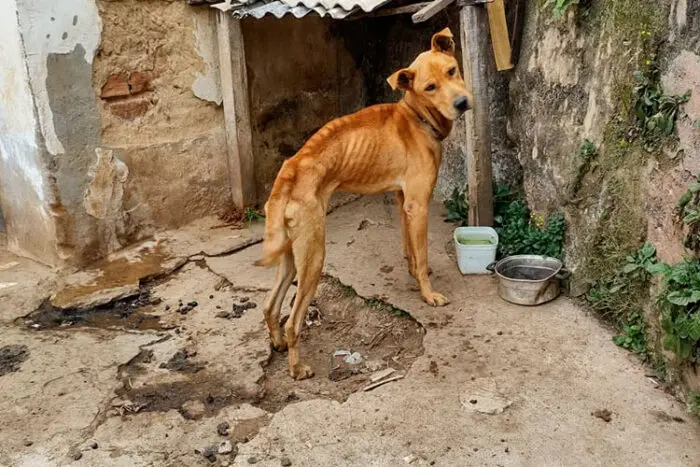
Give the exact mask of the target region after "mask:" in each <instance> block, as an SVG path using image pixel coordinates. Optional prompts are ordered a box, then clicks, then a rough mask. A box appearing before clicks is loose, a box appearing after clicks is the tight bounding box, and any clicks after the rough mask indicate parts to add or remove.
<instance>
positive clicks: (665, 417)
mask: <svg viewBox="0 0 700 467" xmlns="http://www.w3.org/2000/svg"><path fill="white" fill-rule="evenodd" d="M651 414H652V415H653V416H654V417H656V419H657V420H659V421H660V422H676V423H685V419H683V418H682V417H677V416H671V415H669V414H667V413H666V412H664V411H661V410H652V411H651Z"/></svg>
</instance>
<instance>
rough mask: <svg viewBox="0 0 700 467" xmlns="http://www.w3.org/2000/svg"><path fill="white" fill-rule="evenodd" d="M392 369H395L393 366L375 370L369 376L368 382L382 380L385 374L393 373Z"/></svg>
mask: <svg viewBox="0 0 700 467" xmlns="http://www.w3.org/2000/svg"><path fill="white" fill-rule="evenodd" d="M394 371H396V370H394V369H393V368H387V369H386V370H381V371H377V372H376V373H374V374H372V376H370V377H369V382H370V383H376V382H377V381H379V380H382V379H384V378H386V377H387V376H390V375H391V374H392V373H394Z"/></svg>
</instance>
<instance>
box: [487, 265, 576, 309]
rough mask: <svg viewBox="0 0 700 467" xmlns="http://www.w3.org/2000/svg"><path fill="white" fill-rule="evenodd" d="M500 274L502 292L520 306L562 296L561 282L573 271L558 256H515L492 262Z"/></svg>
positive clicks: (492, 266)
mask: <svg viewBox="0 0 700 467" xmlns="http://www.w3.org/2000/svg"><path fill="white" fill-rule="evenodd" d="M487 269H489V270H490V271H493V272H494V273H496V276H497V277H498V295H499V296H500V297H501V298H502V299H503V300H505V301H507V302H510V303H515V304H517V305H529V306H533V305H541V304H543V303H547V302H549V301H552V300H554V299H555V298H557V297H558V296H559V292H560V289H559V281H560V280H562V279H566V278H567V277H569V275H570V273H569V271H568V270H566V268H564V265H563V264H562V262H561V261H559V260H558V259H556V258H550V257H548V256H539V255H514V256H508V257H506V258H503V259H502V260H500V261H497V262H494V263H491V264H489V266H488V267H487Z"/></svg>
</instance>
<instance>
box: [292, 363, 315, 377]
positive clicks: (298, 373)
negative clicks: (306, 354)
mask: <svg viewBox="0 0 700 467" xmlns="http://www.w3.org/2000/svg"><path fill="white" fill-rule="evenodd" d="M289 374H290V375H291V377H292V378H294V379H295V380H297V381H301V380H302V379H307V378H311V377H312V376H313V375H314V372H313V370H312V369H311V367H310V366H309V365H304V364H303V363H297V364H296V365H294V366H293V367H291V368H290V369H289Z"/></svg>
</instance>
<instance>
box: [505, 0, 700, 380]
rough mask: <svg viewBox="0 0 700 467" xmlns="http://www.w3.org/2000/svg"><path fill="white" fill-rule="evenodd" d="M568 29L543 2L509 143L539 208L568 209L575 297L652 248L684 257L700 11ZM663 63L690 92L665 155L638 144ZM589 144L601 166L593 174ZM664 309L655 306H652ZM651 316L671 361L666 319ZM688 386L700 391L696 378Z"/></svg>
mask: <svg viewBox="0 0 700 467" xmlns="http://www.w3.org/2000/svg"><path fill="white" fill-rule="evenodd" d="M581 3H582V5H581V6H580V7H579V8H573V9H570V10H569V13H568V15H567V16H566V17H565V18H563V19H556V18H554V17H553V15H552V13H551V11H550V10H547V9H546V8H544V7H542V6H541V5H539V4H537V3H535V4H531V5H530V7H529V11H528V17H527V24H526V30H525V34H524V38H523V48H522V56H521V59H520V66H519V67H518V69H517V70H516V72H515V74H514V76H513V79H512V81H511V83H510V103H511V105H510V108H509V126H508V129H509V134H510V137H511V138H512V139H513V140H514V141H516V142H517V147H518V156H519V160H520V162H521V164H522V166H523V173H524V186H525V191H526V194H527V198H528V202H529V204H530V205H531V207H532V208H533V209H534V210H536V211H540V212H551V211H553V210H557V209H561V210H563V211H564V213H565V215H566V219H567V223H568V238H567V245H566V263H567V266H568V267H569V268H570V269H571V270H572V271H573V272H574V274H573V279H572V282H571V292H572V294H573V295H582V294H584V293H585V292H586V290H587V288H588V285H589V284H590V283H591V282H592V281H595V280H598V279H601V278H604V277H606V276H607V277H609V276H610V274H611V273H613V272H614V271H615V270H616V269H619V268H620V267H621V264H622V263H623V262H624V258H625V256H626V255H627V254H629V253H630V252H631V251H634V250H635V249H637V248H638V247H639V246H641V244H642V243H643V242H644V241H645V240H649V241H651V242H652V243H653V244H654V245H655V246H656V247H657V250H658V256H659V258H660V259H661V260H662V261H668V262H674V261H677V260H679V259H680V258H681V257H682V256H683V254H684V251H683V246H682V240H681V232H680V231H679V228H678V227H677V223H676V222H674V219H673V217H674V215H673V212H674V208H675V206H676V203H677V201H678V199H679V198H680V196H681V195H682V193H683V192H684V191H685V190H686V188H687V185H688V183H689V182H690V181H691V180H692V179H694V177H695V176H696V175H697V174H698V173H700V144H699V142H700V130H699V129H698V128H697V124H696V123H695V122H697V121H698V119H699V118H700V79H699V78H698V76H700V40H699V39H698V38H699V37H700V2H697V1H687V0H674V1H655V0H654V1H652V0H641V1H632V0H616V1H602V0H601V1H597V0H593V1H590V2H581ZM655 63H656V64H658V65H659V66H660V67H661V69H662V73H663V76H662V80H661V82H662V84H663V87H664V91H665V93H667V94H683V93H685V92H687V91H691V93H692V95H691V99H690V102H689V103H688V104H686V105H685V106H684V110H685V113H686V114H687V115H683V116H682V118H680V119H679V121H678V124H677V125H678V129H677V135H678V139H677V140H675V139H674V138H670V139H669V140H668V141H666V142H665V144H664V149H663V151H661V152H660V153H658V152H654V151H652V152H649V151H647V150H645V149H644V147H643V145H641V144H639V143H638V138H637V139H635V138H634V137H633V133H630V132H633V131H634V130H633V129H631V126H632V125H631V123H630V122H633V121H634V117H633V115H634V114H633V113H632V111H633V109H632V104H633V100H634V98H633V72H634V71H636V70H645V69H646V68H648V67H651V66H654V64H655ZM584 139H588V140H590V141H591V142H593V143H594V144H595V146H596V148H597V150H598V155H597V157H596V158H595V159H594V160H593V161H591V163H590V164H589V165H584V164H583V163H582V161H581V159H580V155H579V154H578V152H579V148H580V147H581V144H582V143H583V141H584ZM650 308H653V307H650ZM656 313H657V312H652V314H651V315H650V316H649V317H648V319H649V324H650V326H651V328H652V329H651V334H652V335H651V336H650V337H651V338H652V339H656V342H652V346H654V347H656V349H657V351H658V355H662V354H663V355H664V358H667V359H668V358H669V355H668V354H664V353H663V352H661V350H660V348H661V346H660V341H659V340H660V335H661V333H660V332H658V328H659V322H658V320H659V316H658V314H656ZM685 380H686V383H687V384H689V385H690V386H695V387H700V380H699V379H698V376H697V374H695V373H693V372H692V371H691V372H690V373H687V374H686V375H685Z"/></svg>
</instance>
